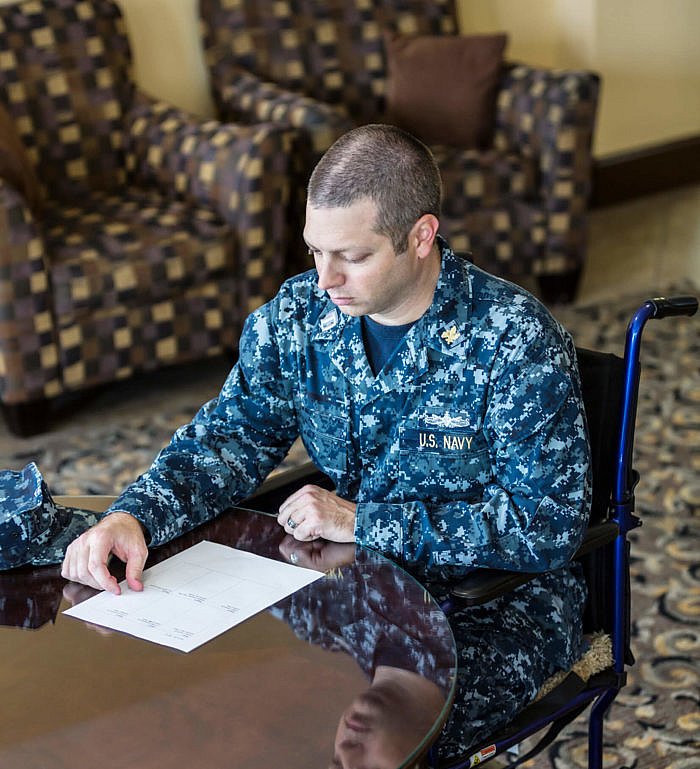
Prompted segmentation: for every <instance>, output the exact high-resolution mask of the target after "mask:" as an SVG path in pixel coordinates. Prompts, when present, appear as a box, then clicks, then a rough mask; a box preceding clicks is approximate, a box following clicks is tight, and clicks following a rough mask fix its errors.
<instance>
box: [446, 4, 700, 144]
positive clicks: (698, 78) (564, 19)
mask: <svg viewBox="0 0 700 769" xmlns="http://www.w3.org/2000/svg"><path fill="white" fill-rule="evenodd" d="M457 2H458V7H459V12H460V26H461V29H462V31H463V32H464V33H470V32H492V31H497V30H505V31H506V32H508V33H509V35H510V45H509V48H508V55H509V56H510V57H511V58H513V59H518V60H521V61H525V62H531V63H536V64H542V65H545V66H554V67H586V68H590V69H594V70H596V71H597V72H599V73H600V74H601V75H602V79H603V87H602V92H601V100H600V110H599V113H598V130H597V134H596V138H595V151H596V154H597V155H598V156H601V155H605V154H609V153H611V152H617V151H621V150H626V149H632V148H637V147H643V146H646V145H649V144H655V143H658V142H663V141H667V140H672V139H678V138H683V137H686V136H691V135H696V134H700V45H698V40H700V37H699V35H700V2H697V0H665V2H658V0H457Z"/></svg>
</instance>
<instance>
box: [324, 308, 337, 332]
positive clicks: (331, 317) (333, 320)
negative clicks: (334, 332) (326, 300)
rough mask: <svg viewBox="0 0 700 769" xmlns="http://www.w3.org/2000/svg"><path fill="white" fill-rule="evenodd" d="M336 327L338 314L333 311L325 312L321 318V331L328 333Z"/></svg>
mask: <svg viewBox="0 0 700 769" xmlns="http://www.w3.org/2000/svg"><path fill="white" fill-rule="evenodd" d="M337 325H338V313H337V312H336V311H335V310H331V311H330V312H327V313H326V314H325V315H324V316H323V317H322V318H321V331H330V330H331V329H332V328H335V327H336V326H337Z"/></svg>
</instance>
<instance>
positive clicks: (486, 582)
mask: <svg viewBox="0 0 700 769" xmlns="http://www.w3.org/2000/svg"><path fill="white" fill-rule="evenodd" d="M616 536H617V524H615V523H613V522H612V521H606V522H605V523H600V524H596V525H595V526H591V527H589V528H588V529H587V530H586V533H585V535H584V537H583V542H582V543H581V545H580V547H579V549H578V550H577V551H576V553H575V554H574V557H573V558H572V560H573V561H575V560H578V559H579V558H581V557H583V556H584V555H586V554H587V553H590V552H592V551H593V550H596V549H597V548H599V547H603V546H604V545H607V544H609V543H610V542H612V541H613V540H614V539H615V537H616ZM536 576H537V574H531V573H527V572H515V571H499V570H498V569H479V570H477V571H474V572H472V573H471V574H469V575H467V576H466V577H465V578H464V579H463V580H461V581H460V582H459V583H457V584H456V585H453V587H452V590H451V593H452V595H453V596H454V597H455V598H456V599H458V601H459V603H460V605H466V606H479V605H481V604H484V603H488V602H489V601H491V600H493V599H494V598H498V596H499V595H503V594H504V593H509V592H510V591H511V590H515V588H516V587H519V586H520V585H524V584H525V583H526V582H529V581H530V580H531V579H534V578H535V577H536Z"/></svg>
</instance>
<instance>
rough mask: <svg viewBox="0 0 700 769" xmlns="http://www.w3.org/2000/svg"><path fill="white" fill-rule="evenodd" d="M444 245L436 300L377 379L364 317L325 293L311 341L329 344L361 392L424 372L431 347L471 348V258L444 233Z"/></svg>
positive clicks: (458, 351) (460, 351)
mask: <svg viewBox="0 0 700 769" xmlns="http://www.w3.org/2000/svg"><path fill="white" fill-rule="evenodd" d="M438 246H439V248H440V253H441V267H440V275H439V277H438V282H437V286H436V287H435V293H434V295H433V301H432V303H431V305H430V307H429V308H428V309H427V311H426V312H425V313H424V315H423V316H422V317H421V318H419V319H418V320H417V321H416V323H415V324H414V325H413V326H412V328H411V329H410V330H409V332H408V333H407V334H406V336H405V337H404V339H403V341H402V342H401V344H400V346H399V349H398V350H397V352H396V354H395V355H394V357H393V358H392V361H391V362H390V363H389V365H387V366H385V368H384V369H383V370H382V371H381V372H380V373H379V374H378V375H377V377H376V378H375V377H373V376H372V372H371V370H370V367H369V362H368V361H367V356H366V354H365V349H364V343H363V341H362V329H361V323H360V319H359V318H354V317H350V316H349V315H345V314H343V313H342V312H340V310H338V309H337V308H336V307H335V305H334V304H333V303H332V302H331V301H330V299H328V297H324V306H323V307H322V310H321V312H320V314H319V317H318V320H317V321H316V324H315V325H314V327H313V329H312V332H311V342H312V344H313V345H314V346H317V347H325V348H326V349H327V350H328V353H329V355H330V357H331V360H332V361H333V363H334V364H335V365H336V367H337V368H338V369H339V370H340V371H341V372H342V373H343V374H344V376H346V377H347V379H348V380H349V381H350V382H351V383H352V384H353V385H354V386H355V387H357V388H359V389H360V391H366V390H374V391H376V394H377V395H380V394H382V393H384V392H387V391H389V390H394V389H397V388H398V387H400V386H401V385H402V384H404V383H407V382H408V381H412V380H413V379H415V378H417V377H419V376H421V375H422V374H423V373H424V372H425V371H426V370H427V367H428V353H427V351H428V349H433V350H436V351H438V352H439V353H442V354H443V355H447V356H456V355H464V354H465V353H466V350H467V346H468V340H469V333H468V332H469V318H470V312H471V303H472V302H471V298H472V294H471V277H470V274H469V270H468V267H467V264H468V263H467V262H466V261H465V260H464V259H462V258H461V257H459V256H457V255H456V254H455V253H454V252H453V251H452V249H451V248H450V247H449V246H448V244H447V242H446V241H445V240H444V239H443V238H441V237H440V236H438Z"/></svg>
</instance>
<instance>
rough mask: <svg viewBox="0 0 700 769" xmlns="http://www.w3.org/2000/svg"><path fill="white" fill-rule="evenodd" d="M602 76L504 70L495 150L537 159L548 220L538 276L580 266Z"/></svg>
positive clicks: (521, 67) (516, 68) (520, 67)
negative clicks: (544, 251) (600, 77)
mask: <svg viewBox="0 0 700 769" xmlns="http://www.w3.org/2000/svg"><path fill="white" fill-rule="evenodd" d="M599 85H600V81H599V78H598V75H596V74H595V73H593V72H587V71H558V70H546V69H536V68H533V67H529V66H526V65H523V64H518V65H512V66H509V67H507V68H506V69H505V71H504V73H503V76H502V78H501V85H500V90H499V94H498V106H497V115H496V130H495V135H494V145H495V146H496V148H497V149H499V150H501V151H503V152H513V153H517V154H520V155H524V156H526V157H529V158H532V159H534V161H535V162H536V163H537V166H538V169H539V189H540V195H541V197H542V200H543V201H544V207H545V210H546V212H547V215H548V221H547V224H546V227H547V244H546V254H545V260H544V263H543V264H539V265H535V267H536V271H537V272H539V273H546V272H563V271H565V270H566V269H572V268H576V267H578V266H580V263H581V256H582V252H583V249H584V247H585V242H584V235H585V221H584V220H585V215H586V210H587V205H588V198H589V196H590V189H591V162H592V155H591V143H592V136H593V128H594V125H595V115H596V108H597V103H598V91H599Z"/></svg>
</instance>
